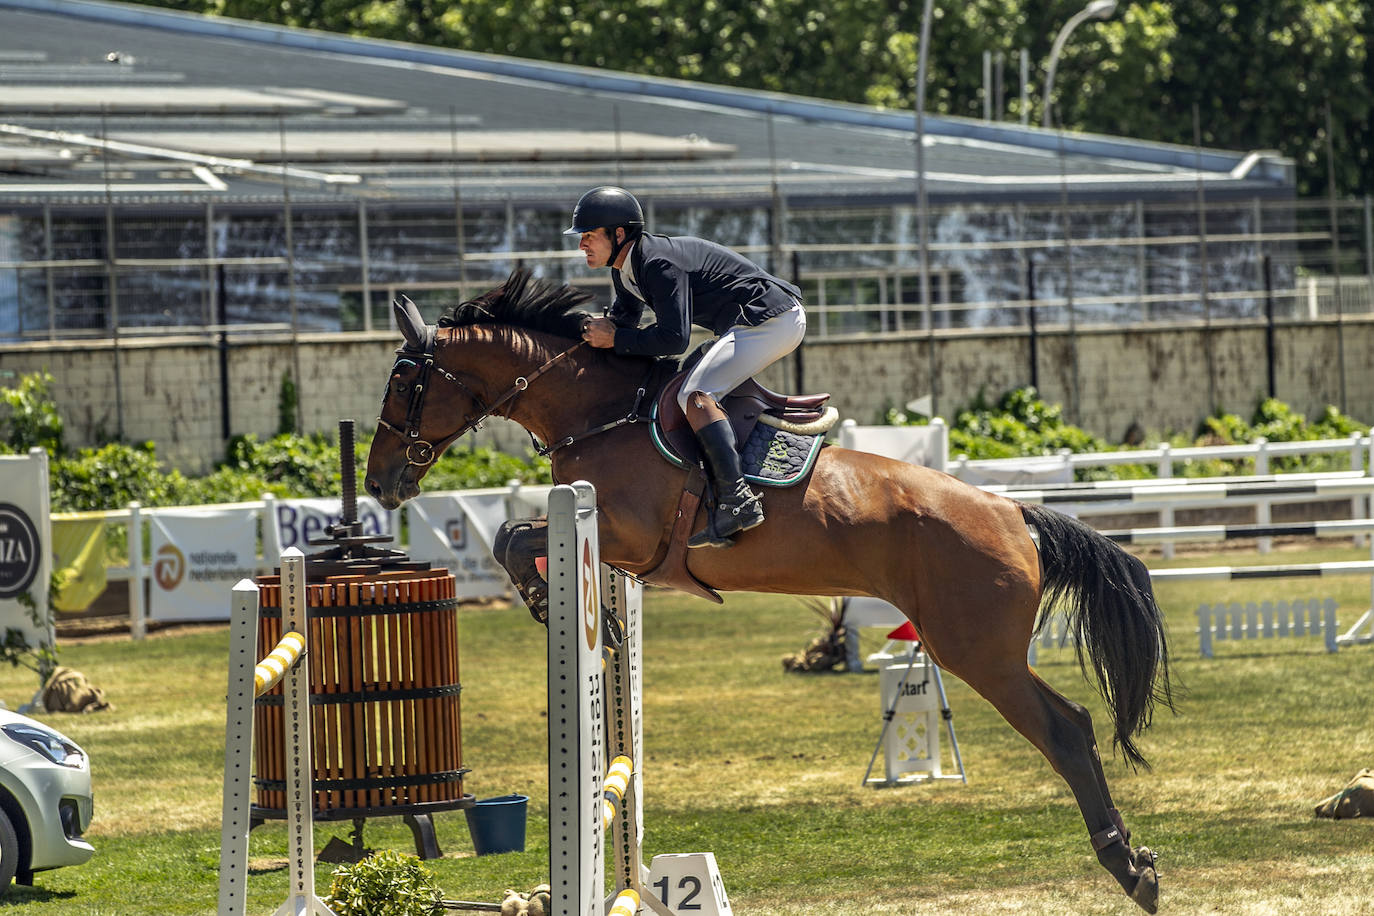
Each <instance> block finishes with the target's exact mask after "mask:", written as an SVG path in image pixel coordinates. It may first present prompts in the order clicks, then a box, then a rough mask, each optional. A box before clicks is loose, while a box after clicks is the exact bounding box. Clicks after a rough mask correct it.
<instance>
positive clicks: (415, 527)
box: [406, 490, 510, 598]
mask: <svg viewBox="0 0 1374 916" xmlns="http://www.w3.org/2000/svg"><path fill="white" fill-rule="evenodd" d="M406 510H407V512H408V513H409V518H410V557H411V559H412V560H424V561H427V562H430V563H433V564H434V565H436V566H446V567H448V569H449V571H450V572H452V573H453V577H454V580H455V584H456V586H457V593H458V597H459V598H499V597H502V596H504V595H505V594H506V593H507V591H509V589H510V579H509V578H507V576H506V573H505V570H503V569H502V568H501V567H500V566H498V565H497V563H496V560H495V559H494V558H493V557H492V555H491V543H492V540H493V539H494V538H495V537H496V532H497V530H498V529H500V527H501V525H502V523H503V522H505V521H506V518H507V515H508V510H507V508H506V491H504V490H499V491H487V492H467V493H425V494H423V495H420V496H417V497H415V498H414V499H412V500H410V501H409V502H408V503H406Z"/></svg>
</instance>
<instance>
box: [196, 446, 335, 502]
mask: <svg viewBox="0 0 1374 916" xmlns="http://www.w3.org/2000/svg"><path fill="white" fill-rule="evenodd" d="M219 469H220V470H227V471H238V472H240V473H243V474H248V475H252V476H257V477H260V478H261V479H262V480H264V481H266V482H267V483H269V484H279V485H280V486H281V487H282V488H284V491H285V493H286V494H288V495H290V496H298V497H305V496H337V495H338V493H339V489H340V484H339V479H340V478H339V447H338V446H337V445H336V444H334V443H333V442H330V441H329V439H328V438H326V437H325V436H324V435H323V434H322V433H312V434H310V435H308V436H298V435H296V434H295V433H282V434H280V435H276V436H273V437H272V438H271V439H268V440H267V441H266V442H262V441H260V440H259V439H258V437H257V436H254V435H252V434H251V433H249V434H247V435H241V436H235V437H234V438H232V439H230V440H229V444H228V445H227V446H226V447H225V460H224V463H223V464H221V465H220V468H219ZM253 498H254V499H256V498H257V497H253Z"/></svg>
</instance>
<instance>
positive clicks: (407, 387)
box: [396, 381, 410, 394]
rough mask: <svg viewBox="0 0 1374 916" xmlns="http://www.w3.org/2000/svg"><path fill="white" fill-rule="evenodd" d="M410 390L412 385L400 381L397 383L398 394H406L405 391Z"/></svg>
mask: <svg viewBox="0 0 1374 916" xmlns="http://www.w3.org/2000/svg"><path fill="white" fill-rule="evenodd" d="M409 390H410V385H409V384H407V383H406V382H401V381H398V382H397V383H396V393H397V394H405V393H406V392H407V391H409Z"/></svg>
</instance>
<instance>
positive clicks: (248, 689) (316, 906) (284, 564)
mask: <svg viewBox="0 0 1374 916" xmlns="http://www.w3.org/2000/svg"><path fill="white" fill-rule="evenodd" d="M281 589H282V628H281V631H282V633H283V634H284V635H283V637H282V640H281V642H280V643H279V644H278V645H277V647H276V648H275V649H274V650H273V651H272V653H270V654H269V655H268V656H267V658H265V659H263V660H261V661H259V660H258V645H257V643H258V614H259V610H260V606H259V600H258V599H259V593H258V587H257V586H256V585H254V584H253V582H252V581H251V580H249V579H243V580H241V581H240V582H239V583H238V584H237V585H235V586H234V600H233V613H232V618H231V621H230V628H229V690H228V695H227V698H228V707H227V713H226V716H225V729H224V730H225V735H224V818H223V831H222V833H221V837H220V886H219V916H243V913H244V910H245V907H246V905H247V887H246V879H247V871H248V830H249V827H250V826H251V825H250V823H249V809H250V801H249V787H250V782H251V777H252V770H253V763H252V755H253V701H254V700H255V699H256V698H257V696H258V695H259V694H261V693H265V692H266V691H268V690H270V689H272V687H273V686H275V685H276V683H277V681H278V680H280V681H281V682H282V691H283V694H284V696H283V709H282V711H283V719H284V720H285V725H284V732H285V735H284V737H285V742H284V743H285V753H286V772H287V774H288V778H287V797H286V814H287V821H288V824H287V830H288V833H287V851H288V861H289V868H290V871H291V878H290V880H291V890H290V893H289V894H288V896H287V898H286V900H285V902H283V903H282V905H281V906H279V907H278V908H277V910H276V913H275V916H336V914H335V913H334V911H333V910H332V909H330V908H329V907H328V906H327V905H326V904H325V903H324V901H323V900H321V899H320V898H319V897H316V896H315V838H314V835H315V799H314V787H313V784H312V783H313V773H314V765H313V759H312V757H311V755H310V675H309V668H308V667H307V666H308V664H309V633H310V626H309V618H308V612H307V609H306V600H305V554H303V553H301V551H300V550H299V549H298V548H296V547H288V548H287V549H286V550H285V551H283V552H282V555H281Z"/></svg>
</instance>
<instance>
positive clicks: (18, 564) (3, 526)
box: [0, 449, 53, 648]
mask: <svg viewBox="0 0 1374 916" xmlns="http://www.w3.org/2000/svg"><path fill="white" fill-rule="evenodd" d="M51 572H52V535H51V533H50V530H49V525H48V455H47V453H46V452H43V451H41V450H37V449H35V450H34V451H32V452H30V453H29V454H27V455H5V456H0V638H4V637H5V635H6V633H7V632H8V631H9V630H10V629H15V630H18V631H19V633H20V634H21V635H22V636H23V638H24V641H25V642H26V643H27V644H28V645H29V646H32V647H35V648H36V647H38V646H40V645H44V646H51V645H52V644H53V631H52V621H51V614H50V613H49V612H48V579H49V576H50V574H51ZM25 598H27V599H29V600H31V601H32V605H33V607H34V608H36V609H37V612H38V614H39V616H40V618H41V620H42V623H39V622H37V621H35V620H34V618H33V612H32V611H31V610H30V608H29V607H27V606H25V604H24V601H23V600H21V599H25Z"/></svg>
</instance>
